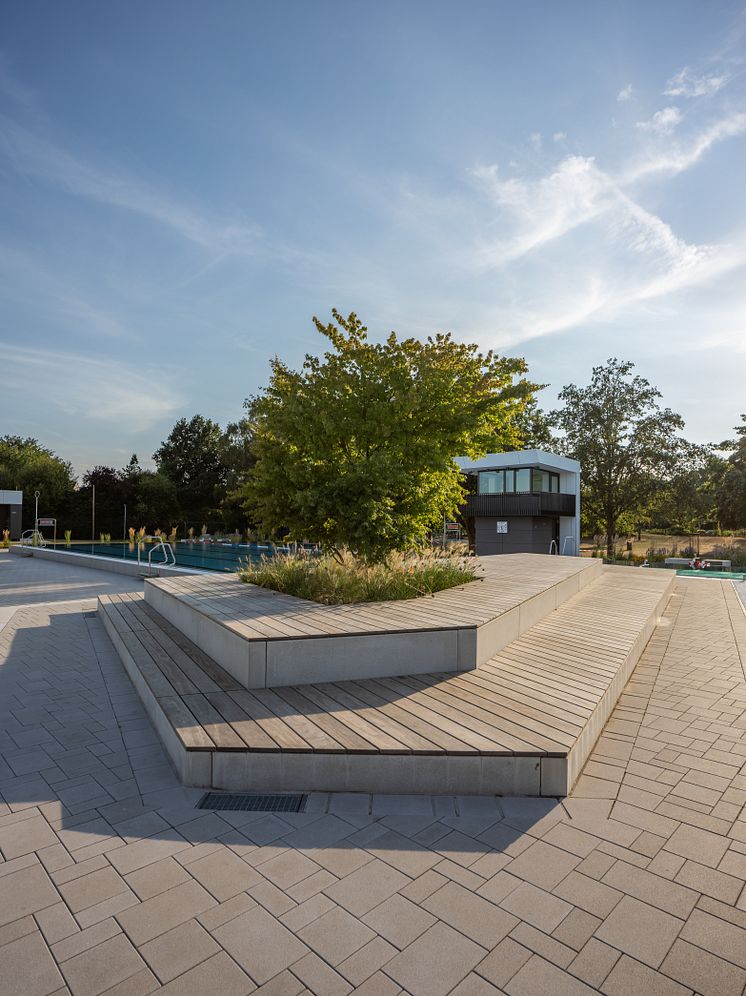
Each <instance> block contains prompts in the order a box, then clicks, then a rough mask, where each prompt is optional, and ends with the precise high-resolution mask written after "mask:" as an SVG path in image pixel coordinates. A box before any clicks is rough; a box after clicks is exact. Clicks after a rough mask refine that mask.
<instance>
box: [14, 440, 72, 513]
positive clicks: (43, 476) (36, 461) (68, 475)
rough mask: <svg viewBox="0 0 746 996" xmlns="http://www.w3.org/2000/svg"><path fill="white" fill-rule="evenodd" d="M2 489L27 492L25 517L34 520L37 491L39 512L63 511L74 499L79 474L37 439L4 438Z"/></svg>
mask: <svg viewBox="0 0 746 996" xmlns="http://www.w3.org/2000/svg"><path fill="white" fill-rule="evenodd" d="M0 488H1V489H3V490H8V491H23V520H24V524H25V526H26V528H29V529H30V528H31V526H32V525H33V521H34V492H35V491H38V492H39V514H40V515H54V516H57V517H59V516H60V515H61V514H63V513H64V512H65V511H66V510H67V508H68V506H69V503H70V501H71V499H72V496H73V492H74V488H75V475H74V473H73V469H72V466H71V464H69V463H68V462H67V461H66V460H62V459H61V458H60V457H58V456H57V455H56V454H55V453H53V452H52V450H50V449H47V448H46V447H45V446H42V445H41V444H40V443H39V442H38V441H37V440H36V439H31V438H27V439H23V438H21V436H2V437H0Z"/></svg>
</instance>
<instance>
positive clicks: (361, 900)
mask: <svg viewBox="0 0 746 996" xmlns="http://www.w3.org/2000/svg"><path fill="white" fill-rule="evenodd" d="M36 566H37V567H38V566H39V565H36ZM52 568H54V569H55V570H56V569H57V565H45V567H44V570H45V571H46V572H49V573H47V574H44V572H42V573H41V574H38V575H35V576H34V578H29V576H28V573H25V574H24V572H28V570H29V565H28V564H27V562H25V561H19V562H16V563H15V566H13V565H11V566H10V567H8V565H7V564H6V563H3V562H2V561H1V560H0V578H2V586H0V609H1V608H2V606H7V605H8V604H9V601H10V600H13V599H14V600H15V601H16V602H17V604H18V605H19V606H20V607H19V608H17V609H16V611H15V612H14V613H13V614H12V616H11V617H10V619H9V620H8V621H7V622H6V624H5V627H4V628H3V629H2V631H0V662H1V663H0V800H2V799H4V802H2V801H0V852H1V853H2V861H0V991H1V992H2V993H3V994H4V996H5V994H22V996H32V994H41V996H45V994H52V993H68V992H72V993H75V994H79V996H96V994H99V993H104V992H106V993H110V994H114V993H117V994H119V996H125V994H127V996H138V994H141V993H142V994H144V993H150V992H163V993H168V994H175V996H190V994H197V996H199V994H210V996H232V994H235V996H241V994H247V993H250V992H256V991H258V992H262V993H272V994H298V993H302V992H311V993H317V994H324V996H326V994H334V993H347V992H351V991H353V990H354V991H356V992H359V993H365V994H394V993H399V992H402V991H405V992H409V993H412V994H422V996H438V994H445V993H449V992H453V993H459V994H462V996H463V994H465V996H481V994H487V993H496V992H505V993H509V994H512V996H521V994H544V993H551V994H553V996H555V994H557V996H560V994H575V993H577V994H581V993H589V992H594V991H601V992H604V993H607V994H610V996H616V994H624V993H629V994H635V996H638V994H657V993H661V994H669V993H670V994H672V996H673V994H683V993H688V992H691V991H696V992H701V993H705V994H713V996H715V994H717V996H723V994H726V996H727V994H730V993H739V994H741V993H743V991H744V987H745V986H746V892H744V881H745V880H746V818H744V819H742V818H741V815H742V811H743V807H744V803H746V764H745V763H744V762H746V677H745V675H744V657H746V614H744V611H743V609H742V607H741V604H740V603H739V601H738V599H737V597H736V595H735V593H734V591H733V588H732V586H730V585H729V584H726V583H722V584H721V583H720V582H717V581H702V580H694V581H681V582H679V585H678V588H677V593H676V595H675V596H674V598H673V600H672V602H671V605H670V607H669V610H668V612H667V614H666V618H665V619H664V621H663V623H662V625H661V626H660V627H659V628H658V629H657V630H656V633H655V635H654V637H653V640H652V641H651V643H650V644H649V646H648V648H647V650H646V652H645V655H644V656H643V658H642V660H641V662H640V664H639V665H638V668H637V670H636V672H635V674H634V676H633V679H632V681H631V682H630V684H629V686H628V687H627V689H626V691H625V694H624V696H623V698H622V700H621V701H620V703H619V705H618V707H617V709H616V711H615V713H614V715H613V717H612V719H611V721H610V722H609V724H608V726H607V728H606V730H605V732H604V735H603V736H602V738H601V740H600V741H599V743H598V745H597V748H596V750H595V752H594V754H593V756H592V758H591V760H590V761H589V763H588V765H587V767H586V769H585V772H584V774H583V776H582V777H581V779H580V781H579V783H578V786H577V789H576V791H575V793H574V794H573V796H572V797H571V798H570V799H567V800H565V801H564V802H558V801H554V800H547V799H507V798H503V799H494V798H456V799H454V798H445V797H444V798H432V797H415V796H409V797H389V798H386V797H377V796H373V797H370V796H326V795H321V794H318V795H313V796H311V798H310V806H311V809H312V812H310V813H308V814H304V815H289V814H287V815H282V816H277V815H267V814H230V813H225V814H220V815H218V814H216V813H204V812H201V811H197V810H195V809H194V803H195V801H196V800H197V799H198V798H199V796H200V794H201V793H200V792H198V791H195V790H185V789H183V788H181V787H180V786H179V784H178V782H177V780H176V778H175V777H174V775H173V773H172V771H171V768H170V767H169V765H168V762H167V760H166V758H165V756H164V754H163V752H162V751H161V749H160V746H159V744H158V742H157V739H156V737H155V735H154V733H153V731H152V729H151V727H150V725H149V723H148V720H147V718H146V716H145V715H144V713H143V711H142V709H141V707H140V704H139V700H138V699H137V696H136V694H135V693H134V692H133V690H132V687H131V685H130V684H129V681H128V679H127V677H126V675H125V673H124V672H123V670H122V668H121V666H120V664H119V662H118V660H117V658H116V655H115V654H114V652H113V649H112V647H111V645H110V643H109V642H108V639H107V637H106V635H105V634H104V632H103V630H102V628H101V626H100V624H99V622H98V620H97V619H96V618H95V616H93V615H91V611H92V610H93V608H94V602H93V601H92V599H91V598H90V597H89V596H90V595H91V592H90V591H89V589H88V585H89V584H90V585H92V586H93V587H94V588H95V587H98V588H99V589H100V588H101V586H102V585H106V584H112V585H115V584H121V585H123V586H124V585H126V584H128V583H129V584H134V583H133V582H127V581H126V579H120V578H117V579H112V578H110V577H107V576H106V575H101V576H99V574H98V572H96V577H95V579H94V578H90V575H87V574H86V575H85V576H84V577H83V578H82V579H81V578H77V577H76V578H72V579H71V580H70V579H69V580H68V581H65V580H64V579H63V578H61V576H60V575H59V574H56V573H54V571H52ZM81 570H82V569H81ZM11 571H12V572H13V573H15V574H16V578H17V581H18V587H19V588H21V589H25V590H24V592H23V594H14V591H13V584H12V581H13V574H12V573H11ZM91 574H93V572H91ZM45 578H46V580H45ZM72 581H77V582H78V583H79V584H80V585H83V586H84V587H83V589H82V595H83V597H82V599H81V598H80V597H78V599H77V600H75V599H73V598H72V597H65V598H61V597H60V589H63V590H64V592H66V593H67V595H68V596H70V595H71V591H72V590H73V586H72ZM66 585H67V587H66ZM29 589H34V590H29ZM108 590H113V589H112V588H109V589H108ZM45 592H51V593H52V594H53V598H50V599H48V600H47V603H46V604H41V599H42V598H43V597H44V593H45ZM55 599H58V600H56V601H55ZM29 601H31V603H32V604H31V606H30V607H29ZM739 644H740V652H739ZM742 769H743V770H744V772H745V773H744V774H742V773H741V772H742Z"/></svg>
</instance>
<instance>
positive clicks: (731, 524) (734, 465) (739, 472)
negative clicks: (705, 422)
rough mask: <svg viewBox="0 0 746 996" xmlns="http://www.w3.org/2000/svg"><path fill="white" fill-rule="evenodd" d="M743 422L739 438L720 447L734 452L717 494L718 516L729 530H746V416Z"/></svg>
mask: <svg viewBox="0 0 746 996" xmlns="http://www.w3.org/2000/svg"><path fill="white" fill-rule="evenodd" d="M741 421H742V423H743V424H742V425H740V426H737V427H736V436H737V438H736V439H735V440H730V441H727V442H725V443H722V444H721V446H720V447H719V448H720V449H724V450H733V453H731V455H730V456H729V457H728V460H727V465H726V467H725V468H724V471H723V476H722V479H721V481H720V482H719V485H718V492H717V508H718V516H719V519H720V522H721V523H722V525H723V526H725V527H726V528H727V529H744V528H746V415H742V416H741Z"/></svg>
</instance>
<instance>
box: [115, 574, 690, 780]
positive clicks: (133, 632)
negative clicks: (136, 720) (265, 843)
mask: <svg viewBox="0 0 746 996" xmlns="http://www.w3.org/2000/svg"><path fill="white" fill-rule="evenodd" d="M567 559H568V560H569V559H570V558H567ZM674 581H675V576H674V575H673V573H669V572H666V571H652V570H647V571H646V570H638V569H633V568H626V567H625V568H613V567H607V568H603V569H600V567H597V568H596V569H594V571H593V573H592V575H589V576H588V577H587V578H585V581H584V583H583V585H582V586H581V585H580V584H579V583H578V584H576V585H575V586H574V587H575V593H574V594H573V593H572V592H570V593H569V594H568V593H566V594H567V597H564V596H563V597H562V598H559V597H557V594H556V592H555V595H554V596H553V597H552V598H551V599H547V598H546V597H545V596H543V595H542V596H541V597H543V598H544V602H543V603H542V605H543V608H541V611H539V603H535V604H534V607H533V609H532V610H531V612H530V613H528V614H527V615H526V613H525V612H524V615H525V618H526V623H527V625H526V626H525V628H524V629H523V630H522V631H521V632H520V634H519V635H517V636H516V637H515V638H514V639H511V640H509V641H505V642H501V641H500V640H498V649H497V650H496V652H495V653H494V654H492V656H490V657H489V658H488V659H485V660H481V661H475V662H474V663H473V664H472V665H471V666H470V667H467V668H464V667H463V661H462V667H461V669H458V661H457V660H456V659H454V661H453V670H451V671H447V670H442V669H441V667H440V666H438V667H436V668H434V669H433V670H432V671H430V672H428V671H426V670H422V671H418V672H417V673H411V672H410V669H409V667H408V662H407V660H406V658H405V657H402V658H400V659H399V660H398V661H397V660H394V661H393V662H392V661H391V655H390V654H389V655H388V656H387V660H388V661H389V666H388V668H387V669H385V670H386V671H387V672H388V673H382V674H374V675H372V676H368V677H353V678H350V677H348V676H347V675H346V672H345V669H344V668H340V667H339V666H338V664H339V662H337V663H336V664H335V668H334V673H333V677H334V680H324V681H313V682H304V683H297V684H283V683H280V684H277V685H273V686H267V684H266V683H264V684H262V685H260V686H258V687H247V685H246V683H245V682H243V681H240V680H239V679H238V678H237V677H236V675H235V674H232V673H230V672H229V670H227V669H226V668H225V667H223V666H221V664H219V663H217V662H216V661H215V659H214V658H213V657H212V656H210V655H208V654H207V653H206V652H205V650H204V649H203V648H201V647H200V646H198V645H197V643H196V642H195V641H194V640H193V639H191V638H190V637H188V636H186V635H185V634H184V632H183V627H182V626H177V625H175V624H174V623H173V622H172V621H169V620H168V619H166V618H165V616H164V615H163V614H162V613H161V612H159V611H157V610H156V609H155V608H154V607H153V605H152V604H150V602H149V601H148V600H146V599H147V592H146V596H145V597H143V595H138V594H124V595H108V596H102V597H101V598H100V599H99V614H100V616H101V618H102V620H103V622H104V625H105V627H106V629H107V631H108V633H109V635H110V636H111V639H112V641H113V643H114V645H115V647H116V648H117V651H118V652H119V655H120V657H121V659H122V661H123V663H124V666H125V667H126V669H127V671H128V673H129V675H130V677H131V679H132V681H133V683H134V685H135V687H136V688H137V690H138V693H139V695H140V697H141V699H142V701H143V703H144V705H145V707H146V709H147V711H148V713H149V715H150V717H151V719H152V720H153V722H154V724H155V726H156V728H157V730H158V732H159V735H160V737H161V739H162V741H163V743H164V745H165V747H166V749H167V751H168V753H169V755H170V756H171V758H172V760H173V762H174V764H175V766H176V768H177V770H178V771H179V773H180V775H181V777H182V779H183V781H184V783H185V784H188V785H197V786H205V787H212V788H216V789H226V790H232V791H256V790H259V791H266V790H276V791H294V790H295V791H297V790H303V791H310V790H319V791H365V792H407V793H412V792H421V793H428V794H444V795H446V794H472V793H473V794H490V795H494V794H497V795H509V794H514V795H550V796H562V795H566V794H567V792H568V791H569V789H570V788H571V786H572V784H573V783H574V781H575V779H576V778H577V776H578V774H579V773H580V770H581V769H582V766H583V764H584V763H585V760H586V759H587V757H588V755H589V754H590V752H591V749H592V747H593V744H594V743H595V741H596V739H597V738H598V736H599V734H600V732H601V730H602V728H603V725H604V723H605V722H606V720H607V719H608V717H609V715H610V714H611V711H612V710H613V708H614V705H615V703H616V701H617V699H618V698H619V695H620V694H621V691H622V689H623V687H624V685H625V683H626V682H627V680H628V679H629V677H630V675H631V673H632V670H633V669H634V667H635V664H636V663H637V661H638V660H639V658H640V656H641V654H642V651H643V649H644V648H645V645H646V644H647V642H648V640H649V639H650V636H651V635H652V633H653V630H654V628H655V626H656V624H657V622H658V620H659V618H660V616H661V614H662V612H663V610H664V609H665V606H666V604H667V602H668V599H669V597H670V594H671V591H672V588H673V584H674ZM563 583H567V582H566V581H563ZM155 584H157V585H162V584H163V582H155ZM219 588H220V586H219V585H218V586H217V588H216V590H219ZM532 592H533V593H532ZM524 594H525V596H526V597H525V599H524V602H525V603H526V604H527V602H528V601H529V600H530V599H536V598H537V597H539V596H537V594H536V592H534V591H533V589H532V590H531V591H530V592H524ZM513 601H515V595H513ZM182 608H183V606H182ZM193 608H194V609H195V611H197V606H196V605H195V606H193ZM518 609H520V604H519V605H518V606H515V605H514V606H512V607H510V608H508V609H506V612H513V611H514V610H518ZM223 611H224V612H225V607H223ZM227 622H230V619H229V618H227ZM511 625H512V624H511ZM516 625H517V623H516ZM192 633H196V634H197V635H198V636H199V629H198V627H197V628H196V629H192ZM190 635H191V634H190ZM306 635H308V634H306ZM209 639H212V637H209ZM203 642H204V641H203ZM340 645H342V646H343V645H344V644H340ZM475 645H476V643H475ZM297 646H298V647H300V646H301V644H298V645H297ZM314 666H315V665H314ZM397 670H398V671H399V672H401V673H398V674H396V673H390V672H392V671H393V672H396V671H397ZM349 671H350V672H351V673H352V674H354V673H355V661H354V660H350V667H349Z"/></svg>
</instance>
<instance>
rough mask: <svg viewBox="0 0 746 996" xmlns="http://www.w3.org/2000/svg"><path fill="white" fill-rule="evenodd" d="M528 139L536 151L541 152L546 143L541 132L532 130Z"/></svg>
mask: <svg viewBox="0 0 746 996" xmlns="http://www.w3.org/2000/svg"><path fill="white" fill-rule="evenodd" d="M528 140H529V142H530V143H531V147H532V148H533V150H534V152H541V149H542V146H543V144H544V143H543V141H542V137H541V132H538V131H532V132H531V134H530V135H529V136H528Z"/></svg>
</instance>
